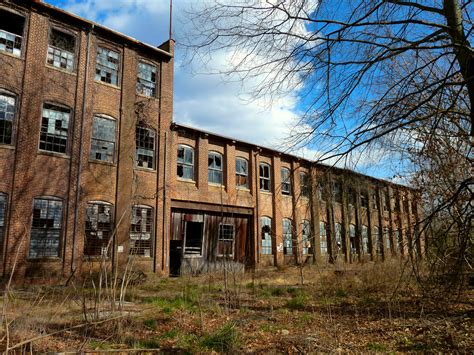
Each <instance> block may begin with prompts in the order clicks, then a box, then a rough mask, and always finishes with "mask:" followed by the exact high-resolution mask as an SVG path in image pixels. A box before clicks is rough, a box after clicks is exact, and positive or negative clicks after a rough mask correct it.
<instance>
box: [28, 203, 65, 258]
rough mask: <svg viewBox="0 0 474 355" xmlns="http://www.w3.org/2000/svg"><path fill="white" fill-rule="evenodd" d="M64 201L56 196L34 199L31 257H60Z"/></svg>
mask: <svg viewBox="0 0 474 355" xmlns="http://www.w3.org/2000/svg"><path fill="white" fill-rule="evenodd" d="M62 220H63V202H62V201H61V200H59V199H57V198H55V197H44V198H35V199H34V200H33V223H32V226H31V236H30V251H29V257H30V258H44V257H58V256H59V244H60V239H61V233H62Z"/></svg>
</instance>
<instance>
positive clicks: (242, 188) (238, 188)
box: [235, 186, 250, 192]
mask: <svg viewBox="0 0 474 355" xmlns="http://www.w3.org/2000/svg"><path fill="white" fill-rule="evenodd" d="M235 188H236V190H239V191H245V192H250V189H249V188H248V187H245V186H236V187H235Z"/></svg>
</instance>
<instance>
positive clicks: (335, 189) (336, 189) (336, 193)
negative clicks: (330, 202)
mask: <svg viewBox="0 0 474 355" xmlns="http://www.w3.org/2000/svg"><path fill="white" fill-rule="evenodd" d="M332 196H333V199H334V202H337V203H342V185H341V183H340V182H337V181H335V182H333V184H332Z"/></svg>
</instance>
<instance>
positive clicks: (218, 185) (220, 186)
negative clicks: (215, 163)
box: [208, 182, 225, 189]
mask: <svg viewBox="0 0 474 355" xmlns="http://www.w3.org/2000/svg"><path fill="white" fill-rule="evenodd" d="M208 185H209V186H210V187H215V188H221V189H224V188H225V186H224V185H222V184H216V183H215V182H209V183H208Z"/></svg>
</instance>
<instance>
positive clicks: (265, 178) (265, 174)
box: [259, 163, 271, 192]
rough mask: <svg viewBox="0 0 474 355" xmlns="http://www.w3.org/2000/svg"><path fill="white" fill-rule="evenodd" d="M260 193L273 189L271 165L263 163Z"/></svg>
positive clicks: (261, 166)
mask: <svg viewBox="0 0 474 355" xmlns="http://www.w3.org/2000/svg"><path fill="white" fill-rule="evenodd" d="M259 170H260V174H259V176H260V191H267V192H270V189H271V175H270V165H268V164H265V163H261V164H260V169H259Z"/></svg>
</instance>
